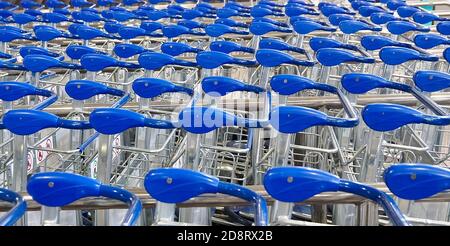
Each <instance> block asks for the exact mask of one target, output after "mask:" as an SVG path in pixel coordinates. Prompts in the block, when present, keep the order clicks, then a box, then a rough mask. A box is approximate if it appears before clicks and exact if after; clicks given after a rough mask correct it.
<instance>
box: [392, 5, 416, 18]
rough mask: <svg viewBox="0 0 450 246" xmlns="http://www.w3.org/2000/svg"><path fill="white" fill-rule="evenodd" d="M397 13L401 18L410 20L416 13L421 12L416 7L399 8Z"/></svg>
mask: <svg viewBox="0 0 450 246" xmlns="http://www.w3.org/2000/svg"><path fill="white" fill-rule="evenodd" d="M396 11H397V14H398V15H399V16H400V17H403V18H408V17H411V16H412V15H413V14H414V13H416V12H419V11H421V10H420V9H419V8H418V7H415V6H400V7H398V8H397V10H396Z"/></svg>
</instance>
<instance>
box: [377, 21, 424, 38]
mask: <svg viewBox="0 0 450 246" xmlns="http://www.w3.org/2000/svg"><path fill="white" fill-rule="evenodd" d="M386 27H387V29H388V31H389V32H390V33H392V34H395V35H402V34H404V33H407V32H429V31H430V28H428V27H423V26H418V25H416V24H414V23H411V22H408V21H400V20H397V21H390V22H388V23H387V25H386Z"/></svg>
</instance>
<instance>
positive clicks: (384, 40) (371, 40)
mask: <svg viewBox="0 0 450 246" xmlns="http://www.w3.org/2000/svg"><path fill="white" fill-rule="evenodd" d="M361 45H362V46H363V47H364V49H366V50H379V49H381V48H383V47H385V46H397V47H406V48H411V47H412V46H411V45H410V44H408V43H401V42H398V41H395V40H392V39H390V38H388V37H384V36H379V35H365V36H364V37H362V38H361Z"/></svg>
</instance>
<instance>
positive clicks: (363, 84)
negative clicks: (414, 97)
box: [341, 73, 411, 94]
mask: <svg viewBox="0 0 450 246" xmlns="http://www.w3.org/2000/svg"><path fill="white" fill-rule="evenodd" d="M341 84H342V87H344V89H345V90H347V91H348V92H350V93H352V94H364V93H366V92H369V91H371V90H373V89H377V88H388V89H395V90H400V91H403V92H406V93H411V86H409V85H406V84H401V83H396V82H392V81H387V80H386V79H384V78H382V77H379V76H376V75H373V74H364V73H347V74H344V75H343V76H342V79H341Z"/></svg>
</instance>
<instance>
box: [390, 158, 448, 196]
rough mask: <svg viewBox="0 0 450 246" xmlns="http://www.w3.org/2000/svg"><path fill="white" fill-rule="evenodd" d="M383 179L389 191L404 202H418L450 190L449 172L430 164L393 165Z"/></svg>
mask: <svg viewBox="0 0 450 246" xmlns="http://www.w3.org/2000/svg"><path fill="white" fill-rule="evenodd" d="M383 177H384V182H385V183H386V185H387V187H388V188H389V190H390V191H391V192H392V193H393V194H394V195H396V196H398V197H400V198H402V199H406V200H420V199H424V198H428V197H431V196H433V195H435V194H438V193H440V192H443V191H445V190H448V189H450V170H448V169H446V168H442V167H438V166H433V165H431V164H406V163H401V164H394V165H392V166H390V167H388V168H387V169H386V170H385V171H384V174H383Z"/></svg>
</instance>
